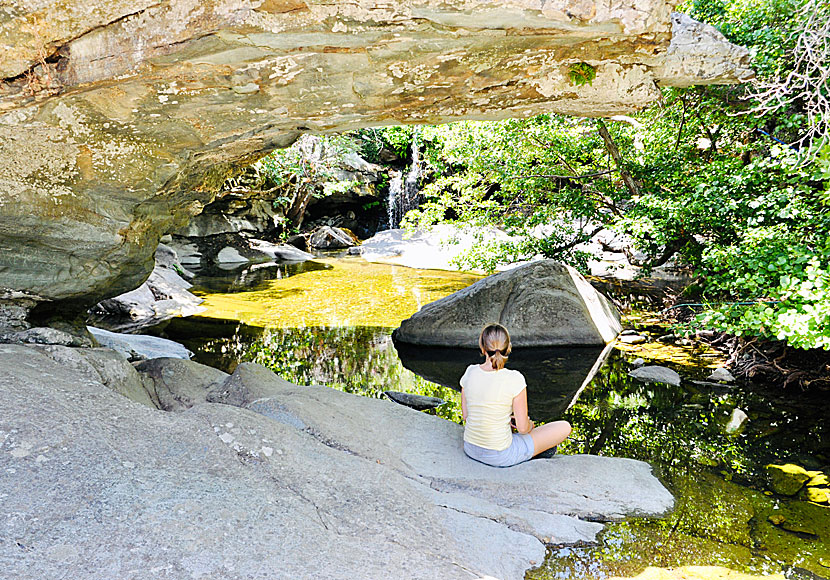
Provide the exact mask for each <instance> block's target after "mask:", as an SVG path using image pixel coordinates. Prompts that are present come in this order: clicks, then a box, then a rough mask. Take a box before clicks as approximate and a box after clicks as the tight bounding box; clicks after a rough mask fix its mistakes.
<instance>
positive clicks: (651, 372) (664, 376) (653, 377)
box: [628, 366, 680, 387]
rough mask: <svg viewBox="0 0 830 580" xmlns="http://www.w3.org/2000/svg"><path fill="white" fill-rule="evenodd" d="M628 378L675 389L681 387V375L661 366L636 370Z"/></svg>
mask: <svg viewBox="0 0 830 580" xmlns="http://www.w3.org/2000/svg"><path fill="white" fill-rule="evenodd" d="M628 376H629V377H631V378H634V379H637V380H638V381H642V382H644V383H666V384H667V385H671V386H673V387H679V386H680V375H678V374H677V373H676V372H674V371H673V370H671V369H669V368H666V367H661V366H647V367H645V366H644V367H640V368H638V369H634V370H633V371H631V372H629V373H628Z"/></svg>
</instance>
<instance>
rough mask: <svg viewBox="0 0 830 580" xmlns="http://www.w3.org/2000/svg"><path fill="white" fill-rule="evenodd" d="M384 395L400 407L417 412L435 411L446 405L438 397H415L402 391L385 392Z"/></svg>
mask: <svg viewBox="0 0 830 580" xmlns="http://www.w3.org/2000/svg"><path fill="white" fill-rule="evenodd" d="M383 394H384V395H386V396H387V397H388V398H389V399H390V400H392V401H395V402H396V403H398V404H399V405H404V406H406V407H409V408H410V409H415V410H416V411H425V410H426V409H434V408H436V407H440V406H441V405H444V404H446V401H445V400H444V399H439V398H438V397H427V396H424V395H413V394H412V393H401V392H400V391H383Z"/></svg>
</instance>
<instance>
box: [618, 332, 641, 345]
mask: <svg viewBox="0 0 830 580" xmlns="http://www.w3.org/2000/svg"><path fill="white" fill-rule="evenodd" d="M617 340H619V341H620V342H622V343H623V344H643V343H644V342H648V338H646V337H645V336H643V335H641V334H626V335H624V336H620V337H619V338H618V339H617Z"/></svg>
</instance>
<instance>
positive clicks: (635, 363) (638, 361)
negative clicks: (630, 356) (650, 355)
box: [631, 357, 646, 369]
mask: <svg viewBox="0 0 830 580" xmlns="http://www.w3.org/2000/svg"><path fill="white" fill-rule="evenodd" d="M644 364H646V361H645V359H643V358H639V357H638V358H635V359H634V360H633V361H631V368H634V369H638V368H640V367H641V366H643V365H644Z"/></svg>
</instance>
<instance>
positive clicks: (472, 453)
mask: <svg viewBox="0 0 830 580" xmlns="http://www.w3.org/2000/svg"><path fill="white" fill-rule="evenodd" d="M464 453H466V454H467V455H468V456H469V457H471V458H472V459H475V460H476V461H480V462H481V463H486V464H487V465H492V466H493V467H510V466H511V465H516V464H517V463H522V462H523V461H527V460H528V459H530V458H531V457H533V437H531V436H530V435H521V434H519V433H513V442H512V443H511V444H510V447H508V448H507V449H504V450H502V451H496V450H495V449H487V448H486V447H479V446H478V445H473V444H472V443H467V442H466V441H465V442H464Z"/></svg>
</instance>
